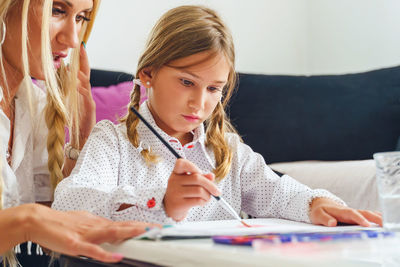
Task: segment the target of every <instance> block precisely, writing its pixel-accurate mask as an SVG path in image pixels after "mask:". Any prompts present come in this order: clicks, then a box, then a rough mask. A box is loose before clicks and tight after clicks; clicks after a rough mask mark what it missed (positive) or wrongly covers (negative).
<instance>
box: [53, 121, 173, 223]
mask: <svg viewBox="0 0 400 267" xmlns="http://www.w3.org/2000/svg"><path fill="white" fill-rule="evenodd" d="M119 127H123V126H115V125H114V124H113V123H112V122H110V121H101V122H99V123H98V124H97V125H96V126H95V127H94V128H93V131H92V133H91V135H90V137H89V139H88V141H87V142H86V144H85V147H84V149H83V150H82V152H81V154H80V156H79V159H78V162H77V165H76V167H75V168H74V170H73V171H72V173H71V175H70V176H69V177H67V178H65V179H64V180H62V181H61V182H60V183H59V184H58V186H57V188H56V191H55V194H54V202H53V205H52V207H53V208H55V209H57V210H64V211H67V210H86V211H89V212H91V213H93V214H96V215H99V216H102V217H105V218H109V219H112V220H114V221H123V220H141V221H151V222H160V223H161V222H162V223H172V222H173V221H172V220H171V219H170V218H168V216H167V215H166V214H165V212H164V207H163V198H164V195H165V191H166V187H160V186H148V185H147V184H143V187H138V186H133V185H131V184H130V183H128V182H121V179H122V176H121V173H120V172H124V174H125V176H127V175H128V176H132V177H133V178H132V179H135V176H140V173H138V172H137V171H138V169H143V168H145V166H141V165H140V164H141V163H140V162H142V163H143V161H142V158H141V155H140V153H139V152H137V151H135V149H132V145H131V144H130V143H129V141H128V140H127V139H126V134H125V133H124V131H122V130H121V129H119ZM128 159H129V162H127V161H128ZM136 162H139V165H138V169H136V171H135V169H134V168H132V166H131V164H135V163H136ZM152 178H153V177H152Z"/></svg>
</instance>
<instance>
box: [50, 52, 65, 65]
mask: <svg viewBox="0 0 400 267" xmlns="http://www.w3.org/2000/svg"><path fill="white" fill-rule="evenodd" d="M65 57H67V54H66V53H62V52H55V53H53V62H54V68H56V69H58V68H60V67H61V61H62V59H63V58H65Z"/></svg>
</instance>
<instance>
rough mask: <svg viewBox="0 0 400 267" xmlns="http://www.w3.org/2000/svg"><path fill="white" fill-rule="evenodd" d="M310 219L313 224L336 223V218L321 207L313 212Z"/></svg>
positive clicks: (334, 224)
mask: <svg viewBox="0 0 400 267" xmlns="http://www.w3.org/2000/svg"><path fill="white" fill-rule="evenodd" d="M311 220H312V223H314V224H321V225H325V226H330V227H333V226H336V225H337V220H336V219H335V218H334V217H333V216H331V215H330V214H329V213H327V212H325V210H324V209H322V208H320V209H319V210H317V211H315V212H314V214H313V216H312V218H311Z"/></svg>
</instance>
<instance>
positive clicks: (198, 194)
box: [164, 159, 221, 221]
mask: <svg viewBox="0 0 400 267" xmlns="http://www.w3.org/2000/svg"><path fill="white" fill-rule="evenodd" d="M213 181H214V174H213V173H208V174H202V172H201V171H200V170H199V169H198V168H197V167H196V165H194V164H193V163H191V162H190V161H188V160H186V159H178V160H177V161H176V163H175V168H174V170H173V171H172V174H171V176H170V177H169V180H168V187H167V192H166V193H165V196H164V208H165V212H166V214H167V215H168V216H169V217H171V218H172V219H174V220H175V221H181V220H183V219H184V218H185V217H186V215H187V213H188V211H189V209H190V208H192V207H194V206H199V205H200V206H203V205H205V204H206V203H207V202H208V201H209V200H210V198H211V195H214V196H219V195H220V194H221V192H220V191H219V189H218V188H217V186H216V185H215V184H214V183H213Z"/></svg>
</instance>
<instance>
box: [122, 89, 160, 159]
mask: <svg viewBox="0 0 400 267" xmlns="http://www.w3.org/2000/svg"><path fill="white" fill-rule="evenodd" d="M139 103H140V86H139V85H135V87H134V89H133V90H132V92H131V102H130V103H129V105H128V114H127V115H126V116H125V118H123V119H122V120H121V122H125V124H126V132H127V135H128V139H129V141H130V142H131V144H132V145H133V146H134V147H139V135H138V132H137V125H138V124H139V118H138V117H137V116H136V115H135V113H133V112H132V111H131V110H130V108H131V107H134V108H135V109H136V110H139ZM140 154H141V155H142V156H143V158H144V160H145V162H146V164H147V165H150V164H151V163H157V162H158V157H157V155H155V154H153V153H152V152H151V149H143V150H142V151H141V152H140Z"/></svg>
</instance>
